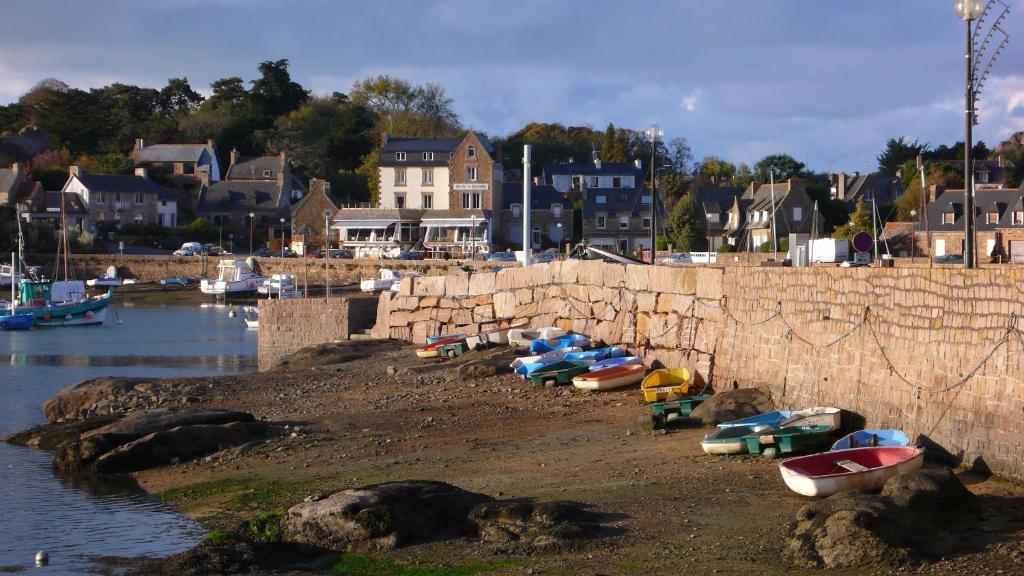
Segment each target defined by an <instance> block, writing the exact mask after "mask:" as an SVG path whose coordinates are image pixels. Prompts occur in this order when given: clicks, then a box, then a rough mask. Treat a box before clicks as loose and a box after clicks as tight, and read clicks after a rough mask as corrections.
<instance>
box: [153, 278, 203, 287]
mask: <svg viewBox="0 0 1024 576" xmlns="http://www.w3.org/2000/svg"><path fill="white" fill-rule="evenodd" d="M195 283H196V279H195V278H165V279H163V280H161V281H160V284H161V285H162V286H191V285H192V284H195Z"/></svg>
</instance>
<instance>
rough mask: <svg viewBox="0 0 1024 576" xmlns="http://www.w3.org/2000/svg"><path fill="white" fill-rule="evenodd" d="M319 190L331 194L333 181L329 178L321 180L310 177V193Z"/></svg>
mask: <svg viewBox="0 0 1024 576" xmlns="http://www.w3.org/2000/svg"><path fill="white" fill-rule="evenodd" d="M317 192H323V193H324V194H326V195H328V196H330V195H331V183H330V182H328V181H327V180H321V179H319V178H310V179H309V193H310V194H315V193H317Z"/></svg>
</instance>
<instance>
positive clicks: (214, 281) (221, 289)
mask: <svg viewBox="0 0 1024 576" xmlns="http://www.w3.org/2000/svg"><path fill="white" fill-rule="evenodd" d="M262 285H263V277H262V276H260V275H259V274H256V272H254V271H253V269H252V267H251V266H249V263H248V262H246V261H245V260H221V261H220V263H219V264H217V278H203V279H202V280H201V281H200V282H199V289H200V290H201V291H202V292H203V294H210V295H213V296H241V295H245V294H255V293H256V291H257V290H259V287H260V286H262Z"/></svg>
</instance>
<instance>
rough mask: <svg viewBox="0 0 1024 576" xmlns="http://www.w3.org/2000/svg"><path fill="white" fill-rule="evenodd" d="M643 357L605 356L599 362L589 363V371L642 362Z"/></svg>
mask: <svg viewBox="0 0 1024 576" xmlns="http://www.w3.org/2000/svg"><path fill="white" fill-rule="evenodd" d="M643 363H644V360H643V358H641V357H639V356H614V357H612V358H605V359H604V360H601V361H600V362H595V363H594V364H591V365H590V371H591V372H596V371H598V370H604V369H605V368H612V367H615V366H625V365H627V364H643Z"/></svg>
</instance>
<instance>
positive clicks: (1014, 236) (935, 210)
mask: <svg viewBox="0 0 1024 576" xmlns="http://www.w3.org/2000/svg"><path fill="white" fill-rule="evenodd" d="M974 198H975V218H974V225H975V235H976V237H977V244H976V246H977V255H978V262H989V261H990V260H991V261H997V262H999V261H1002V262H1006V261H1010V262H1015V263H1024V186H1022V187H1021V188H1020V189H1014V188H997V189H994V188H982V189H975V194H974ZM927 210H928V214H927V216H928V218H927V220H925V219H924V218H919V219H918V223H917V230H916V235H917V239H916V243H917V245H918V247H919V248H918V249H919V250H920V251H921V252H923V253H925V254H927V255H929V256H932V257H934V256H945V255H947V254H961V255H962V254H963V252H964V191H963V190H944V189H943V188H942V187H941V186H932V187H931V189H930V190H929V198H928V206H927ZM926 222H927V227H926ZM929 236H930V240H931V242H930V243H929Z"/></svg>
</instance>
